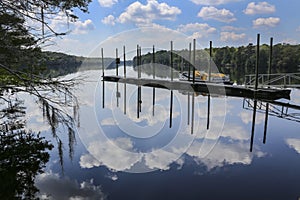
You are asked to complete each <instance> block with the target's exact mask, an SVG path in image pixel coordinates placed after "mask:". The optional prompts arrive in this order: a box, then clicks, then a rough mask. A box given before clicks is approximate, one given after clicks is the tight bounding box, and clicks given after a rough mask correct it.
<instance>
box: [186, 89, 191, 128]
mask: <svg viewBox="0 0 300 200" xmlns="http://www.w3.org/2000/svg"><path fill="white" fill-rule="evenodd" d="M190 107H191V106H190V93H189V92H188V109H187V110H188V114H187V115H188V119H187V124H188V125H190Z"/></svg>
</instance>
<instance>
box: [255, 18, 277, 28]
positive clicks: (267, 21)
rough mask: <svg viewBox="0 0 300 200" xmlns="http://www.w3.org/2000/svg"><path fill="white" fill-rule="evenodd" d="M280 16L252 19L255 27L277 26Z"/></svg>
mask: <svg viewBox="0 0 300 200" xmlns="http://www.w3.org/2000/svg"><path fill="white" fill-rule="evenodd" d="M279 22H280V18H278V17H269V18H258V19H256V20H253V21H252V24H253V27H254V28H259V27H275V26H277V25H278V24H279Z"/></svg>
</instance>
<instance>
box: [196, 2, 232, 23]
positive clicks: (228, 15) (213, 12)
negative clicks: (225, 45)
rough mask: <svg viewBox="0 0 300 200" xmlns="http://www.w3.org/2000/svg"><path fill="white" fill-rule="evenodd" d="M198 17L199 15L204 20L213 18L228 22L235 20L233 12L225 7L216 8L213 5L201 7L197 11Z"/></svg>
mask: <svg viewBox="0 0 300 200" xmlns="http://www.w3.org/2000/svg"><path fill="white" fill-rule="evenodd" d="M198 17H201V18H203V19H205V20H208V19H213V20H217V21H220V22H226V23H230V22H233V21H235V20H236V18H235V17H234V14H233V13H232V12H230V11H229V10H226V9H217V8H215V7H213V6H209V7H202V8H201V10H200V12H199V13H198Z"/></svg>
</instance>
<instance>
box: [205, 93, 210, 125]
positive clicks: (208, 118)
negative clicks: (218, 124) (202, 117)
mask: <svg viewBox="0 0 300 200" xmlns="http://www.w3.org/2000/svg"><path fill="white" fill-rule="evenodd" d="M207 98H208V99H207V124H206V129H207V130H208V129H209V122H210V95H208V96H207Z"/></svg>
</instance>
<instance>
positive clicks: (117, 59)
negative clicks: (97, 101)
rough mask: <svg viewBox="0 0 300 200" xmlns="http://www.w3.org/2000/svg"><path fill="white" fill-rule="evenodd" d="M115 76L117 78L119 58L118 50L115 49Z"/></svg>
mask: <svg viewBox="0 0 300 200" xmlns="http://www.w3.org/2000/svg"><path fill="white" fill-rule="evenodd" d="M116 76H119V58H118V49H117V48H116Z"/></svg>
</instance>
